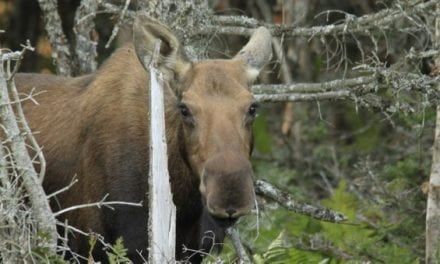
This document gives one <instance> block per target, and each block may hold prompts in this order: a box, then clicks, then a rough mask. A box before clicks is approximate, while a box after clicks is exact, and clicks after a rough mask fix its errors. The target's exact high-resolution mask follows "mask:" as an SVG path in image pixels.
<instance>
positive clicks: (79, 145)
mask: <svg viewBox="0 0 440 264" xmlns="http://www.w3.org/2000/svg"><path fill="white" fill-rule="evenodd" d="M136 27H138V28H136ZM260 31H261V30H260ZM266 31H267V30H266ZM266 31H264V32H263V33H264V34H267V32H266ZM146 32H147V33H146ZM134 33H135V37H134V40H135V42H134V43H135V44H131V43H129V44H127V45H125V46H124V47H122V48H120V49H118V50H117V51H115V52H114V54H113V55H112V56H111V57H110V58H109V59H108V60H107V61H106V63H104V65H103V66H101V67H100V69H99V70H98V71H97V72H96V73H94V74H91V75H87V76H82V77H76V78H65V77H58V76H53V75H40V74H18V75H17V76H16V84H17V87H18V89H19V91H20V92H21V93H30V91H31V90H32V89H35V91H34V93H35V92H36V93H39V92H40V93H39V94H38V95H37V96H36V97H35V99H36V100H37V101H38V105H35V104H34V103H32V102H30V101H28V102H25V103H24V105H23V107H24V111H25V113H26V117H27V119H28V122H29V124H30V126H31V128H32V129H33V131H34V132H36V137H37V140H38V142H39V143H40V145H41V146H42V147H43V151H44V154H45V156H46V160H47V171H46V177H45V180H44V183H43V185H44V188H45V191H46V193H48V194H49V193H52V192H55V191H57V190H59V189H61V188H63V187H65V186H67V185H68V184H69V183H70V182H71V181H72V179H73V178H74V177H76V179H77V180H78V182H77V183H76V184H75V185H73V186H72V187H71V188H70V189H69V190H68V191H66V192H64V193H61V194H59V195H57V196H56V198H55V199H52V201H51V206H52V208H53V210H54V211H58V210H59V209H62V208H67V207H70V206H74V205H78V204H86V203H92V202H97V201H100V200H101V199H102V198H103V197H104V196H105V195H107V194H108V195H109V196H108V198H107V200H108V201H126V202H139V201H143V207H141V208H139V207H132V206H124V205H117V206H113V207H114V209H115V210H110V209H108V208H101V209H99V208H95V207H91V208H83V209H79V210H74V211H70V212H68V213H65V214H63V215H61V216H60V220H61V221H64V220H68V224H69V225H72V226H74V227H76V228H78V229H81V230H83V231H85V232H94V233H98V234H100V235H102V236H103V237H104V238H105V240H106V241H107V242H109V243H114V242H115V240H116V239H117V238H118V237H123V239H124V245H125V247H126V248H127V249H128V256H129V258H131V259H132V260H133V262H134V263H140V262H142V257H143V258H146V257H147V255H148V254H147V252H146V250H147V247H148V243H147V237H148V236H147V222H148V221H147V219H148V208H147V205H148V202H146V201H147V199H148V197H147V196H148V194H147V190H148V185H147V184H148V169H149V168H148V166H149V165H148V160H149V153H148V151H149V135H148V131H149V124H148V102H149V93H148V83H149V76H148V74H147V71H146V70H145V69H144V67H143V64H142V63H141V62H140V60H142V59H148V54H150V53H151V46H152V43H153V42H154V39H156V38H160V39H161V40H162V41H163V42H164V44H165V46H166V48H165V49H161V56H162V57H163V63H162V64H159V68H160V69H161V70H162V71H163V72H165V73H166V74H165V78H166V82H165V87H164V91H165V108H166V109H165V118H166V137H167V144H168V156H169V162H168V163H169V173H170V182H171V188H172V192H173V200H174V203H175V204H176V208H177V212H176V213H177V223H176V232H177V234H176V258H177V259H180V260H188V261H190V262H192V263H200V262H201V261H202V258H203V254H200V253H194V251H191V250H187V251H184V250H183V247H184V246H185V247H186V248H189V249H192V250H201V251H202V252H209V251H210V250H211V249H216V250H220V249H221V243H222V242H223V238H224V235H225V228H226V227H228V226H230V224H232V223H233V222H234V221H235V220H236V219H237V218H239V217H240V216H242V215H244V214H247V213H248V212H249V211H250V210H251V209H252V208H253V206H254V199H255V197H254V195H255V194H254V189H253V181H252V178H253V175H252V169H251V166H250V162H249V155H250V152H251V140H252V135H251V123H252V118H253V114H252V113H250V108H252V107H253V99H252V94H251V93H250V90H249V84H250V83H251V81H252V80H250V78H249V76H248V74H247V72H249V71H250V70H252V71H255V68H256V67H257V68H258V67H259V69H258V70H260V69H261V67H262V66H264V65H263V64H265V63H267V60H268V59H269V58H270V55H269V56H268V55H267V52H271V51H266V52H265V53H264V54H263V56H265V58H264V60H263V62H260V63H259V64H258V65H255V63H253V64H252V65H248V62H247V60H248V58H249V54H251V55H252V54H254V53H255V51H253V53H247V52H246V47H245V48H244V49H243V50H244V52H243V50H242V52H241V54H245V55H246V56H247V57H245V56H243V57H240V56H241V55H240V54H239V55H237V57H236V58H234V59H231V60H206V61H201V62H197V63H190V62H187V61H185V60H183V59H182V58H183V55H181V53H180V51H179V50H180V48H179V47H177V46H176V45H177V44H176V41H175V37H174V35H172V33H170V32H169V30H168V29H167V28H166V27H164V26H163V25H161V24H160V23H158V22H156V21H153V20H149V19H147V18H143V19H142V20H138V21H137V22H135V27H134ZM136 33H138V37H136ZM139 36H140V37H139ZM257 39H258V40H259V41H260V39H261V35H260V36H259V37H258V38H257ZM251 41H252V40H251ZM268 41H269V42H270V35H269V39H268ZM265 45H266V47H267V44H265ZM254 46H255V45H254ZM263 46H264V45H263ZM269 48H270V45H269ZM257 53H258V52H257ZM260 60H261V59H260ZM253 61H258V58H257V59H256V60H253ZM182 108H184V109H182ZM185 111H187V112H185ZM184 112H185V113H184ZM187 114H188V115H187ZM69 238H70V239H69V246H70V248H71V249H72V251H74V252H77V253H78V254H81V255H83V256H87V255H88V252H89V243H88V237H85V236H82V235H79V234H72V235H71V236H69ZM211 238H213V239H211ZM138 251H140V253H138ZM141 255H142V257H141ZM93 257H94V259H95V260H96V261H102V262H105V261H106V256H105V254H104V251H103V250H102V245H97V246H96V247H95V250H94V252H93Z"/></svg>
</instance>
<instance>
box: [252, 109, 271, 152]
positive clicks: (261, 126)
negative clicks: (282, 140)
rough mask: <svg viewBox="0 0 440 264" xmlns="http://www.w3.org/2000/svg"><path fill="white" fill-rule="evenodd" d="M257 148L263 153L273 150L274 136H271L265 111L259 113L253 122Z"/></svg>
mask: <svg viewBox="0 0 440 264" xmlns="http://www.w3.org/2000/svg"><path fill="white" fill-rule="evenodd" d="M253 133H254V144H255V149H256V150H257V151H258V152H260V153H262V154H268V153H270V152H271V151H272V137H271V136H270V133H269V130H268V125H267V115H266V113H265V112H264V111H261V112H260V114H258V116H257V118H256V119H255V121H254V124H253Z"/></svg>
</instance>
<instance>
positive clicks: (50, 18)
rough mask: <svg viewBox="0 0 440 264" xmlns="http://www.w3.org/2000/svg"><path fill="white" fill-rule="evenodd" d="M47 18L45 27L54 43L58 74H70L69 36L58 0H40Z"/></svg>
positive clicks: (54, 57) (53, 57)
mask: <svg viewBox="0 0 440 264" xmlns="http://www.w3.org/2000/svg"><path fill="white" fill-rule="evenodd" d="M38 2H39V3H40V8H41V11H42V12H43V17H44V20H45V28H46V31H47V35H48V36H49V40H50V43H51V45H52V48H53V51H52V59H53V60H54V63H55V66H56V71H57V73H58V74H61V75H64V76H70V75H71V74H72V69H71V67H70V60H71V57H70V50H69V46H68V43H67V38H66V36H65V35H64V33H63V29H62V27H61V18H60V16H59V14H58V8H57V1H56V0H38Z"/></svg>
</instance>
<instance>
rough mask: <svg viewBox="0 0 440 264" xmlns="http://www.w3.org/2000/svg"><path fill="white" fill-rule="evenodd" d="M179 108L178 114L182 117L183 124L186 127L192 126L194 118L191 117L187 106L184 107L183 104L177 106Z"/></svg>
mask: <svg viewBox="0 0 440 264" xmlns="http://www.w3.org/2000/svg"><path fill="white" fill-rule="evenodd" d="M177 107H178V108H179V112H180V115H181V116H182V120H183V122H184V123H185V124H186V125H188V126H191V127H192V126H194V124H195V122H194V118H193V115H192V114H191V111H189V108H188V106H186V104H185V103H180V104H179V105H178V106H177Z"/></svg>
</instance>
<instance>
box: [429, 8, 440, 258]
mask: <svg viewBox="0 0 440 264" xmlns="http://www.w3.org/2000/svg"><path fill="white" fill-rule="evenodd" d="M437 12H440V4H437ZM435 46H436V48H439V46H440V19H439V18H437V19H436V20H435ZM435 66H436V67H437V68H438V67H440V57H438V58H437V59H436V60H435ZM437 88H440V85H438V86H437ZM439 242H440V105H438V106H437V120H436V125H435V137H434V145H433V148H432V166H431V176H430V178H429V192H428V204H427V207H426V263H427V264H433V263H438V261H439V259H440V250H439V249H440V243H439Z"/></svg>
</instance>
